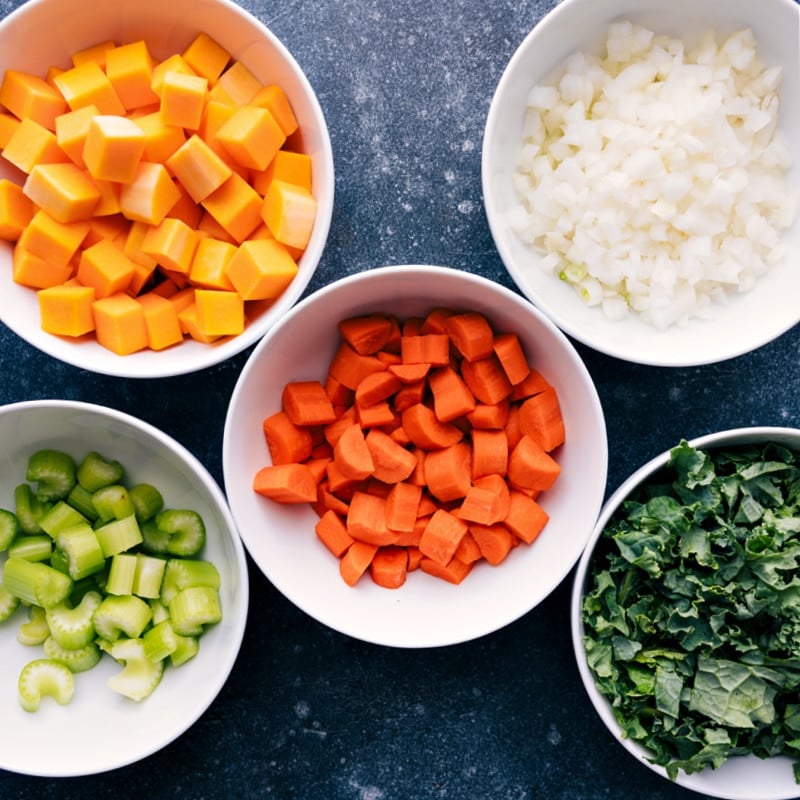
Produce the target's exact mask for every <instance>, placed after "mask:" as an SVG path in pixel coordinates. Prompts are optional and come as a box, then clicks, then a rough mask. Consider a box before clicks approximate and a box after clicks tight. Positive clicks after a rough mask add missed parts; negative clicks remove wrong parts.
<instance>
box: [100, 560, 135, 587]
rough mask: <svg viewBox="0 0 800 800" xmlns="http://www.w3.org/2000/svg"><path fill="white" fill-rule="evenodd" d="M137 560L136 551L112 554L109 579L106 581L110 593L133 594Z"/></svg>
mask: <svg viewBox="0 0 800 800" xmlns="http://www.w3.org/2000/svg"><path fill="white" fill-rule="evenodd" d="M136 562H137V558H136V554H135V553H116V554H115V555H113V556H111V567H110V568H109V570H108V580H107V581H106V592H107V593H108V594H119V595H123V594H133V581H134V578H135V577H136Z"/></svg>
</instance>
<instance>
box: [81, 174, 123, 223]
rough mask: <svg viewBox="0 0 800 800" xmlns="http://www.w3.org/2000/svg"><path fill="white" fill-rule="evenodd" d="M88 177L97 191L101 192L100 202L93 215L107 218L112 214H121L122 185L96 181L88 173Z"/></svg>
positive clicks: (113, 182)
mask: <svg viewBox="0 0 800 800" xmlns="http://www.w3.org/2000/svg"><path fill="white" fill-rule="evenodd" d="M86 175H87V176H88V178H89V180H91V181H92V182H93V183H94V185H95V186H96V187H97V191H98V192H100V202H99V203H98V204H97V205H96V206H95V208H94V211H93V212H92V215H93V216H95V217H107V216H109V215H111V214H119V213H120V204H119V197H120V188H121V186H122V184H119V183H117V182H116V181H101V180H95V179H94V178H92V176H91V175H89V173H88V172H87V173H86Z"/></svg>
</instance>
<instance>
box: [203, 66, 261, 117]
mask: <svg viewBox="0 0 800 800" xmlns="http://www.w3.org/2000/svg"><path fill="white" fill-rule="evenodd" d="M261 86H262V84H261V81H259V80H258V78H256V76H255V75H253V73H252V72H250V70H249V69H248V68H247V67H246V66H245V65H244V64H242V62H241V61H234V62H233V63H232V64H231V65H230V66H229V67H228V68H227V69H226V70H225V72H223V73H222V75H220V76H219V79H218V80H217V82H216V83H215V84H214V86H212V87H211V89H209V92H208V98H209V100H219V101H220V102H222V103H227V104H228V105H232V106H237V107H238V106H243V105H245V104H246V103H249V102H250V100H252V99H253V97H254V96H255V94H256V92H258V90H259V89H260V88H261Z"/></svg>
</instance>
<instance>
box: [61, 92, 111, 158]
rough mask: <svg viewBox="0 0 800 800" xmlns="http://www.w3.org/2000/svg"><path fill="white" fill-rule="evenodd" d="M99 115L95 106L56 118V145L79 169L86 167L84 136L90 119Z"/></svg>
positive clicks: (65, 113) (67, 112) (87, 130)
mask: <svg viewBox="0 0 800 800" xmlns="http://www.w3.org/2000/svg"><path fill="white" fill-rule="evenodd" d="M99 113H100V112H99V111H98V110H97V106H94V105H88V106H84V107H83V108H78V109H76V110H75V111H65V112H64V113H63V114H59V115H58V116H57V117H56V120H55V128H56V143H57V144H58V146H59V147H60V148H61V149H62V150H63V151H64V152H65V153H66V154H67V155H68V156H69V157H70V159H71V160H72V162H73V163H75V164H77V165H78V166H79V167H85V166H86V162H85V161H84V160H83V147H84V145H85V144H86V134H87V133H88V132H89V125H90V123H91V121H92V119H93V118H94V117H96V116H97V114H99Z"/></svg>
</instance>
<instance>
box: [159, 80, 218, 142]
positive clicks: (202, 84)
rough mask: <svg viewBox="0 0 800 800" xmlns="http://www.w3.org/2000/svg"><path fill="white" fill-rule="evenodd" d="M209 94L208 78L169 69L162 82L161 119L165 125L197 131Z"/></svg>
mask: <svg viewBox="0 0 800 800" xmlns="http://www.w3.org/2000/svg"><path fill="white" fill-rule="evenodd" d="M207 94H208V80H207V79H206V78H201V77H200V76H199V75H186V74H185V73H183V72H179V71H177V70H168V71H167V72H166V73H165V74H164V78H163V80H162V83H161V92H160V96H161V119H162V121H163V122H164V124H165V125H177V126H178V127H180V128H185V129H186V130H192V131H196V130H197V129H198V128H199V127H200V121H201V120H202V119H203V109H204V107H205V103H206V95H207Z"/></svg>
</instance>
